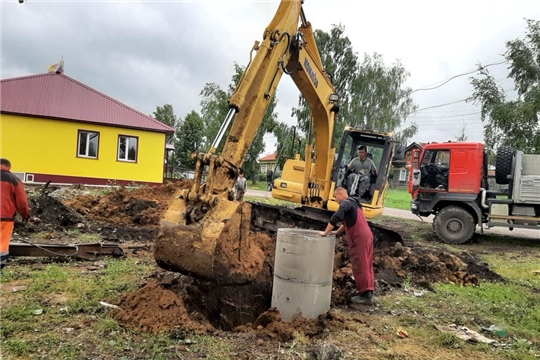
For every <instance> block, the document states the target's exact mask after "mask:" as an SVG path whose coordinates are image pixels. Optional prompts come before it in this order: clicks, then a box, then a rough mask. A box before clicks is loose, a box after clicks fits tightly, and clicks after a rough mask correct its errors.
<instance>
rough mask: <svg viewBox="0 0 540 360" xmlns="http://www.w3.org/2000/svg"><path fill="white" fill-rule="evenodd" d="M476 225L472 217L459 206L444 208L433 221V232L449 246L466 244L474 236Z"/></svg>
mask: <svg viewBox="0 0 540 360" xmlns="http://www.w3.org/2000/svg"><path fill="white" fill-rule="evenodd" d="M475 228H476V223H475V221H474V218H473V217H472V215H471V214H470V213H469V212H468V211H467V210H465V209H463V208H461V207H458V206H448V207H445V208H443V209H442V210H441V211H439V213H438V214H437V215H436V216H435V219H434V220H433V230H434V231H435V233H436V234H437V236H438V237H439V239H441V241H442V242H444V243H447V244H464V243H466V242H467V241H469V240H470V239H471V237H472V236H473V234H474V229H475Z"/></svg>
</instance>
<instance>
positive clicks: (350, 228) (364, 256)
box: [319, 187, 375, 305]
mask: <svg viewBox="0 0 540 360" xmlns="http://www.w3.org/2000/svg"><path fill="white" fill-rule="evenodd" d="M334 198H335V199H336V201H337V203H338V204H339V208H338V209H337V211H336V212H335V213H334V215H332V217H331V218H330V222H329V223H328V225H327V226H326V229H325V230H324V231H321V232H320V233H319V235H320V236H326V235H328V234H331V235H338V234H341V233H342V232H343V231H345V234H346V236H347V244H348V245H349V255H350V259H351V265H352V271H353V275H354V281H355V282H356V288H357V289H358V292H359V295H357V296H353V297H352V298H351V302H352V303H353V304H368V305H369V304H372V303H373V291H374V290H375V275H374V273H373V233H372V232H371V229H370V228H369V225H368V223H367V221H366V218H365V216H364V211H363V210H362V205H361V204H360V201H359V199H357V198H353V197H349V195H348V194H347V190H346V189H345V188H343V187H338V188H337V189H336V190H335V191H334ZM339 222H341V226H340V227H339V228H338V229H337V230H336V231H332V229H334V227H335V226H336V225H337V224H338V223H339Z"/></svg>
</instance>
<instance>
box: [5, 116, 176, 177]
mask: <svg viewBox="0 0 540 360" xmlns="http://www.w3.org/2000/svg"><path fill="white" fill-rule="evenodd" d="M0 126H1V131H2V137H1V142H0V156H1V157H5V158H8V159H9V160H10V161H11V162H12V171H14V172H25V173H27V174H28V173H31V174H38V175H39V176H37V178H40V176H41V175H52V179H53V180H52V181H53V182H76V183H95V184H101V183H103V182H104V181H108V180H111V181H119V182H120V183H123V182H142V183H162V181H163V158H164V149H165V134H163V133H155V132H149V131H142V130H133V129H125V128H115V127H108V126H103V125H95V124H87V123H77V122H68V121H60V120H49V119H41V118H34V117H27V116H15V115H6V114H1V115H0ZM79 130H86V131H92V132H99V144H98V154H97V159H93V158H83V157H78V156H77V144H78V132H79ZM119 135H125V136H134V137H138V146H137V161H136V162H124V161H118V160H117V151H118V136H119ZM55 176H56V177H55ZM49 178H51V176H49ZM55 179H59V180H61V179H64V180H65V181H55ZM77 179H78V180H80V181H77ZM35 181H40V180H39V179H36V180H35Z"/></svg>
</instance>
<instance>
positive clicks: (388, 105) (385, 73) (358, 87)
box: [349, 54, 418, 143]
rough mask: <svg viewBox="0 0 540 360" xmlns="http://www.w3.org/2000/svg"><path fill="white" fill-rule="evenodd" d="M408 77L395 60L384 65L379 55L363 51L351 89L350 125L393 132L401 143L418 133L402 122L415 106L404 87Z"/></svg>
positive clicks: (413, 127) (407, 89) (414, 125)
mask: <svg viewBox="0 0 540 360" xmlns="http://www.w3.org/2000/svg"><path fill="white" fill-rule="evenodd" d="M408 77H409V73H408V72H407V71H406V70H405V68H404V67H403V65H402V64H401V63H400V62H399V60H396V62H395V63H394V64H392V65H391V66H389V67H387V66H386V65H385V64H384V61H383V58H382V56H381V55H380V54H373V56H369V55H368V54H365V55H364V60H363V62H362V63H361V64H359V66H358V71H357V73H356V76H355V79H354V81H353V84H352V88H351V99H350V110H349V113H350V116H351V119H350V120H349V122H350V124H351V125H356V126H360V127H363V128H367V129H376V130H379V131H385V132H394V137H395V138H396V139H398V140H400V141H402V142H403V143H405V142H406V141H407V140H408V139H409V138H411V137H412V136H413V135H414V134H416V133H417V132H418V126H417V125H416V124H415V123H411V124H410V125H408V126H406V125H405V119H406V118H407V117H408V116H409V114H411V113H413V112H414V111H415V110H416V109H417V106H416V105H415V104H414V102H413V100H412V97H411V93H412V90H411V89H410V88H405V87H404V83H405V81H406V80H407V78H408Z"/></svg>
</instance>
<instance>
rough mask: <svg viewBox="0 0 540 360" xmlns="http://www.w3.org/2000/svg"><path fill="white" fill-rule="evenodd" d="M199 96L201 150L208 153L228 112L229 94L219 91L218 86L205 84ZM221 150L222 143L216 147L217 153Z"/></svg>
mask: <svg viewBox="0 0 540 360" xmlns="http://www.w3.org/2000/svg"><path fill="white" fill-rule="evenodd" d="M200 95H201V96H202V100H201V116H202V120H203V124H204V143H203V149H204V151H208V150H210V146H211V145H212V142H213V141H214V139H215V138H216V136H217V133H218V131H219V128H220V127H221V124H222V123H223V121H224V120H225V117H226V116H227V112H228V111H229V106H228V104H227V99H228V98H229V93H228V92H227V91H225V90H223V89H221V87H220V86H219V85H218V84H215V83H207V84H205V85H204V88H203V89H202V91H201V94H200ZM222 148H223V141H222V144H221V145H220V146H219V147H218V152H219V151H221V149H222Z"/></svg>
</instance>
